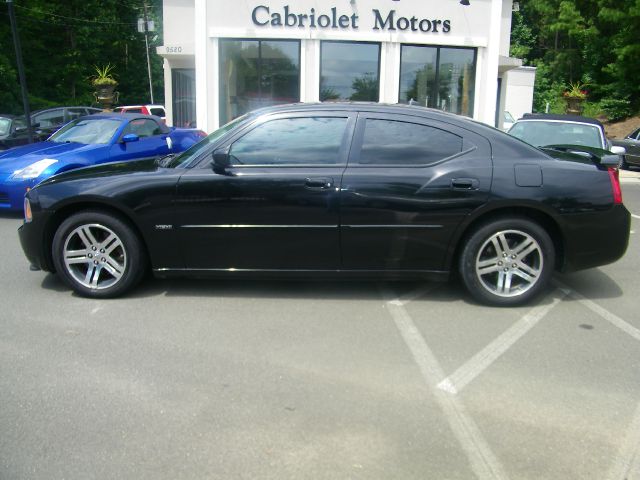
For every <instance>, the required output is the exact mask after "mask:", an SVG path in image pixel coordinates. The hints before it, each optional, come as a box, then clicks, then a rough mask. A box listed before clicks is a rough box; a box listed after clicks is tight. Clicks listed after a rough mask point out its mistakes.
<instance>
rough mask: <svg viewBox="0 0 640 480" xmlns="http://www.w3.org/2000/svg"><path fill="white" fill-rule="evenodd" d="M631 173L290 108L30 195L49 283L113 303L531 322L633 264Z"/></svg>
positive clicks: (440, 127) (29, 225) (460, 123)
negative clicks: (229, 284)
mask: <svg viewBox="0 0 640 480" xmlns="http://www.w3.org/2000/svg"><path fill="white" fill-rule="evenodd" d="M618 161H619V159H618V157H617V156H615V155H608V154H607V152H603V155H601V156H597V155H595V154H591V155H590V156H588V157H586V156H577V155H571V154H567V153H561V152H558V151H551V150H549V151H542V150H539V149H537V148H534V147H532V146H530V145H528V144H526V143H524V142H522V141H520V140H518V139H516V138H513V137H511V136H509V135H506V134H504V133H502V132H500V131H497V130H495V129H492V128H490V127H487V126H484V125H482V124H479V123H476V122H473V121H471V120H469V119H465V118H462V117H458V116H455V115H451V114H446V113H442V112H437V111H434V110H429V109H425V108H422V107H417V106H385V105H380V104H357V103H356V104H334V103H332V104H306V105H286V106H280V107H272V108H269V109H265V110H260V111H257V112H254V113H251V114H248V115H246V116H244V117H241V118H239V119H236V120H234V121H233V122H231V123H229V124H227V125H225V126H224V127H222V128H220V129H219V130H217V131H215V132H214V133H212V134H211V135H209V137H207V138H206V139H204V140H203V141H201V142H200V143H198V144H196V145H194V146H193V147H191V148H190V149H189V150H187V151H186V152H184V153H182V154H180V155H178V156H175V157H167V158H164V159H160V160H156V161H153V160H151V161H142V162H129V163H117V164H110V165H102V166H96V167H90V168H84V169H79V170H75V171H72V172H68V173H62V174H60V175H56V176H54V177H52V178H50V179H48V180H45V181H44V182H42V183H40V184H39V185H38V186H36V187H35V188H33V189H32V190H30V191H29V192H28V193H27V195H26V198H25V221H24V224H23V225H22V226H21V227H20V239H21V243H22V247H23V249H24V251H25V254H26V256H27V258H28V260H29V262H30V263H31V264H32V266H33V267H35V268H39V269H43V270H46V271H49V272H57V273H58V274H59V275H60V276H61V277H62V278H63V279H64V281H65V282H66V283H67V284H68V285H69V286H70V287H71V288H72V289H74V290H75V291H76V292H78V293H79V294H80V295H84V296H88V297H94V298H102V297H113V296H117V295H120V294H122V293H124V292H126V291H129V290H130V289H131V288H133V287H134V286H135V285H136V284H137V283H138V282H139V281H140V280H141V279H142V277H143V275H144V273H145V271H146V270H147V269H148V268H151V269H152V270H153V272H154V274H155V275H156V276H159V277H168V276H173V275H182V276H184V275H193V276H220V275H226V276H256V275H264V276H270V277H271V276H274V275H290V276H297V277H303V278H304V277H312V276H313V277H318V276H322V275H325V276H353V277H359V278H366V279H371V278H383V279H384V278H386V279H397V278H428V279H446V278H448V277H449V276H450V274H451V273H453V272H458V273H459V274H460V276H461V278H462V280H463V282H464V284H465V285H466V287H467V288H468V289H469V291H470V292H471V293H472V294H473V295H474V296H475V297H476V298H477V299H478V300H480V301H482V302H485V303H490V304H495V305H516V304H521V303H523V302H526V301H528V300H530V299H531V298H532V297H534V296H535V295H536V294H538V293H539V292H540V291H541V290H543V289H544V287H545V285H546V284H547V283H548V281H549V279H550V277H551V274H552V272H553V271H554V269H557V270H561V271H572V270H577V269H582V268H589V267H595V266H598V265H603V264H606V263H609V262H613V261H615V260H617V259H618V258H620V257H621V256H622V255H623V254H624V252H625V250H626V248H627V243H628V240H629V228H630V214H629V212H628V211H627V209H626V208H625V207H624V205H623V204H622V196H621V191H620V184H619V181H618V174H617V170H616V169H615V168H614V166H615V165H617V163H618Z"/></svg>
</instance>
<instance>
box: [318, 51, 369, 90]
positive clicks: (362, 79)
mask: <svg viewBox="0 0 640 480" xmlns="http://www.w3.org/2000/svg"><path fill="white" fill-rule="evenodd" d="M320 58H321V60H320V100H321V101H325V100H358V101H371V102H377V101H378V99H379V98H380V88H379V84H380V44H379V43H363V42H334V41H324V42H322V44H321V56H320Z"/></svg>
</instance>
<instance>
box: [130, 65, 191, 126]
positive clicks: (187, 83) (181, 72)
mask: <svg viewBox="0 0 640 480" xmlns="http://www.w3.org/2000/svg"><path fill="white" fill-rule="evenodd" d="M171 84H172V92H173V94H172V98H173V103H172V106H173V125H174V126H175V127H184V128H194V127H195V126H196V71H195V69H193V68H174V69H172V70H171ZM129 111H131V110H129Z"/></svg>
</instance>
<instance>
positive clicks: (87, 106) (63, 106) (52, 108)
mask: <svg viewBox="0 0 640 480" xmlns="http://www.w3.org/2000/svg"><path fill="white" fill-rule="evenodd" d="M61 108H90V109H92V110H100V109H99V108H97V107H91V106H89V105H61V106H59V107H49V108H43V109H40V110H36V111H34V112H31V115H35V114H36V113H42V112H48V111H50V110H59V109H61Z"/></svg>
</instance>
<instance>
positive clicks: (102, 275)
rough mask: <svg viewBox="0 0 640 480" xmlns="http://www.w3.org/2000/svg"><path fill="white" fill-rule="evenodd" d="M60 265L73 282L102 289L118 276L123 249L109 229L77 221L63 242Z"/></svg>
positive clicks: (122, 270)
mask: <svg viewBox="0 0 640 480" xmlns="http://www.w3.org/2000/svg"><path fill="white" fill-rule="evenodd" d="M63 253H64V266H65V268H66V269H67V272H69V274H70V275H71V276H72V277H73V278H74V280H75V281H76V282H78V283H79V284H81V285H83V286H84V287H86V288H90V289H94V290H102V289H105V288H109V287H112V286H113V285H115V284H116V283H118V282H119V281H120V279H122V276H123V275H124V273H125V270H126V268H127V253H126V251H125V249H124V245H123V243H122V240H120V238H119V237H118V235H116V234H115V232H114V231H113V230H111V229H110V228H107V227H105V226H104V225H100V224H97V223H91V224H86V225H80V226H79V227H77V228H76V229H74V230H73V231H72V232H71V233H70V234H69V235H68V236H67V238H66V239H65V242H64V249H63Z"/></svg>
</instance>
